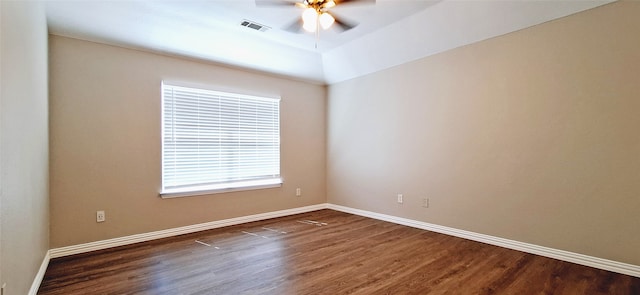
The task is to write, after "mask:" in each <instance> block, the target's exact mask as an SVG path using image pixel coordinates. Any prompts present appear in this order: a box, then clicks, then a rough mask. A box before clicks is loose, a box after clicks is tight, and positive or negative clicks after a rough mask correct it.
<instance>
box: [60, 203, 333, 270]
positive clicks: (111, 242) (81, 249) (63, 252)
mask: <svg viewBox="0 0 640 295" xmlns="http://www.w3.org/2000/svg"><path fill="white" fill-rule="evenodd" d="M326 208H327V204H318V205H312V206H306V207H300V208H293V209H287V210H280V211H274V212H267V213H261V214H255V215H248V216H242V217H236V218H231V219H224V220H218V221H212V222H206V223H200V224H194V225H188V226H182V227H177V228H171V229H166V230H160V231H154V232H149V233H143V234H136V235H131V236H125V237H120V238H114V239H108V240H102V241H96V242H91V243H85V244H79V245H73V246H67V247H61V248H55V249H51V250H50V251H49V252H50V255H51V258H58V257H63V256H69V255H74V254H80V253H86V252H91V251H96V250H102V249H107V248H112V247H118V246H124V245H130V244H135V243H140V242H146V241H151V240H156V239H162V238H168V237H173V236H178V235H183V234H190V233H194V232H199V231H203V230H209V229H214V228H220V227H225V226H231V225H236V224H242V223H248V222H253V221H260V220H265V219H270V218H276V217H283V216H289V215H294V214H300V213H306V212H311V211H316V210H321V209H326Z"/></svg>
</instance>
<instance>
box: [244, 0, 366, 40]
mask: <svg viewBox="0 0 640 295" xmlns="http://www.w3.org/2000/svg"><path fill="white" fill-rule="evenodd" d="M255 1H256V6H295V7H298V8H302V9H304V10H303V11H302V16H301V17H300V18H299V19H298V20H296V21H295V22H294V23H292V24H291V25H289V26H287V27H286V28H285V30H287V31H290V32H295V33H300V32H302V29H304V30H305V31H307V32H311V33H316V34H317V33H318V32H319V31H320V28H322V29H324V30H327V29H329V28H330V27H331V26H332V25H334V24H335V25H336V27H338V28H339V29H341V30H342V31H347V30H350V29H353V28H354V27H355V26H357V25H358V24H357V23H355V22H352V21H346V20H344V19H342V18H339V17H336V16H335V14H331V13H330V12H329V9H331V8H333V7H335V6H338V5H344V4H356V3H357V4H360V3H362V4H375V2H376V1H375V0H300V1H285V0H272V1H269V0H255Z"/></svg>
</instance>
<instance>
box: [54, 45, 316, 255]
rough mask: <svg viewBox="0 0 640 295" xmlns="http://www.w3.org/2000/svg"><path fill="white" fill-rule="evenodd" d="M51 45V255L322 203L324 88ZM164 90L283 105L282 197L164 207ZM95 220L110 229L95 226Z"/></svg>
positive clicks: (173, 202)
mask: <svg viewBox="0 0 640 295" xmlns="http://www.w3.org/2000/svg"><path fill="white" fill-rule="evenodd" d="M49 40H50V44H49V45H50V87H51V89H50V91H51V99H50V104H51V107H50V116H51V121H50V122H51V123H50V124H51V128H50V132H51V133H50V136H51V141H50V153H51V162H50V173H51V247H52V248H57V247H62V246H68V245H74V244H79V243H86V242H91V241H97V240H104V239H109V238H115V237H121V236H126V235H131V234H138V233H145V232H150V231H156V230H162V229H167V228H174V227H179V226H185V225H191V224H196V223H203V222H209V221H215V220H220V219H226V218H232V217H238V216H245V215H250V214H256V213H263V212H270V211H276V210H282V209H289V208H296V207H301V206H307V205H313V204H319V203H324V202H325V200H326V199H325V196H326V193H325V188H326V184H325V154H326V153H325V146H326V144H325V138H326V135H325V126H326V124H325V117H326V115H325V108H326V100H325V98H326V89H325V87H324V86H319V85H312V84H308V83H304V82H297V81H292V80H287V79H281V78H277V77H271V76H266V75H262V74H257V73H249V72H246V71H239V70H235V69H231V68H226V67H222V66H217V65H213V64H204V63H201V62H194V61H188V60H183V59H179V58H173V57H167V56H162V55H156V54H152V53H147V52H142V51H136V50H129V49H124V48H119V47H113V46H107V45H102V44H97V43H91V42H86V41H80V40H75V39H69V38H65V37H59V36H50V39H49ZM163 80H170V81H179V82H185V83H192V84H200V85H210V86H214V87H220V88H219V89H221V90H228V91H240V92H242V93H247V94H263V95H268V96H273V95H280V96H281V97H282V100H281V140H282V146H281V151H282V157H281V161H282V164H281V173H282V176H283V178H284V184H283V186H282V188H275V189H264V190H254V191H244V192H235V193H224V194H215V195H207V196H196V197H185V198H176V199H161V198H159V197H158V192H159V189H160V186H161V174H160V172H161V171H160V169H161V162H160V161H161V157H160V149H161V146H160V83H161V81H163ZM297 187H300V188H302V197H299V198H298V197H296V196H295V189H296V188H297ZM97 210H105V211H106V217H107V221H106V222H104V223H96V221H95V214H96V211H97Z"/></svg>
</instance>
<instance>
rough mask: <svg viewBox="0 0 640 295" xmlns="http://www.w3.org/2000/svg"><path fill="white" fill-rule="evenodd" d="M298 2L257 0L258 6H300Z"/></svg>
mask: <svg viewBox="0 0 640 295" xmlns="http://www.w3.org/2000/svg"><path fill="white" fill-rule="evenodd" d="M299 4H300V3H299V2H297V1H286V0H256V6H298V5H299Z"/></svg>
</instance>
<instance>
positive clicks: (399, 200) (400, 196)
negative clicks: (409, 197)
mask: <svg viewBox="0 0 640 295" xmlns="http://www.w3.org/2000/svg"><path fill="white" fill-rule="evenodd" d="M403 198H404V196H402V194H398V203H400V204H402V202H403V201H404V200H403Z"/></svg>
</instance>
